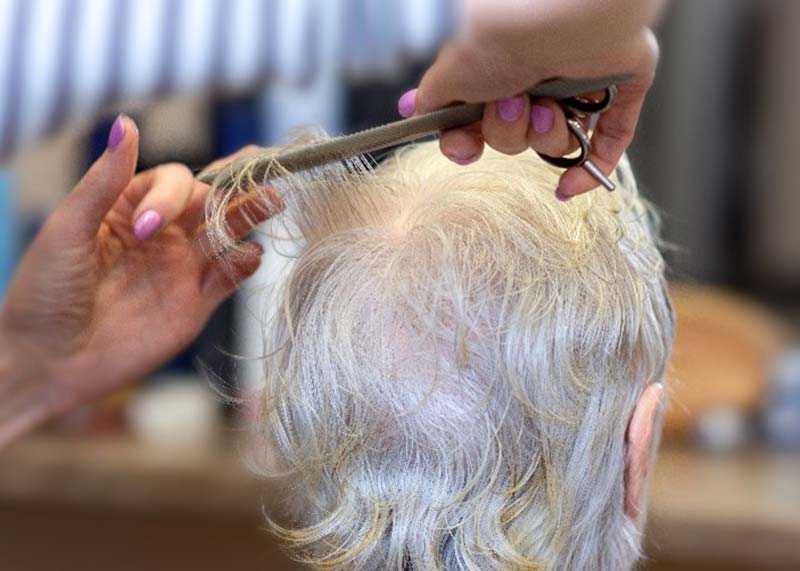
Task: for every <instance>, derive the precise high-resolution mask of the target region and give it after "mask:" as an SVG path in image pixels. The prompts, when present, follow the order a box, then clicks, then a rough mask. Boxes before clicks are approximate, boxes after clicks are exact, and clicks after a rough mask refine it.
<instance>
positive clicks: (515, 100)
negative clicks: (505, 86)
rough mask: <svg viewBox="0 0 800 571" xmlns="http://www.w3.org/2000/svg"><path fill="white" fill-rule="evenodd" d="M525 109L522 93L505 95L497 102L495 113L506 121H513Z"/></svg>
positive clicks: (516, 119)
mask: <svg viewBox="0 0 800 571" xmlns="http://www.w3.org/2000/svg"><path fill="white" fill-rule="evenodd" d="M524 111H525V99H524V98H523V97H522V95H517V96H516V97H506V98H505V99H500V100H498V102H497V115H498V116H499V117H500V119H501V120H503V121H505V122H506V123H515V122H516V121H518V120H519V118H520V117H522V113H523V112H524Z"/></svg>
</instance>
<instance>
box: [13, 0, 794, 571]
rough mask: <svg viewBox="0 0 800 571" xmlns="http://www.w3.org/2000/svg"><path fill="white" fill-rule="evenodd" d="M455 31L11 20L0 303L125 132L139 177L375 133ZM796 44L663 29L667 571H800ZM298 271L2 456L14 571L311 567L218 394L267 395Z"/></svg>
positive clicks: (674, 19)
mask: <svg viewBox="0 0 800 571" xmlns="http://www.w3.org/2000/svg"><path fill="white" fill-rule="evenodd" d="M312 15H313V16H317V17H311V16H312ZM126 19H128V20H135V22H136V25H135V26H130V27H126V26H121V25H120V22H122V21H125V20H126ZM452 21H453V18H452V6H451V5H450V4H449V3H448V2H445V1H442V2H436V1H428V0H408V1H406V2H403V3H395V2H392V1H391V0H386V1H384V2H381V1H377V0H375V1H369V0H331V1H328V2H326V1H323V0H317V1H314V0H304V1H300V0H298V1H296V2H278V1H277V0H263V1H262V0H242V1H234V2H230V3H225V2H215V1H214V0H192V2H189V1H188V0H33V1H25V0H20V1H17V2H15V1H12V0H0V50H18V51H19V50H21V51H19V53H17V54H16V56H18V57H11V58H9V57H2V53H0V62H8V61H17V60H19V61H26V62H28V65H27V66H25V67H23V66H21V65H17V66H14V65H11V66H9V67H8V68H7V69H0V77H2V78H3V79H2V81H3V82H4V84H5V85H6V86H12V88H10V89H3V90H0V93H3V94H4V95H3V97H2V98H0V111H2V114H0V129H2V131H0V154H2V155H3V156H4V157H5V160H4V161H3V162H0V292H2V289H3V287H4V285H5V284H6V283H7V281H8V279H9V277H10V275H11V274H12V273H13V270H14V267H15V264H16V261H17V260H18V259H19V256H20V254H21V252H23V251H24V248H25V246H26V243H27V242H28V241H29V240H30V239H31V237H32V236H33V235H34V234H35V232H36V230H37V228H38V227H39V226H40V225H41V223H42V221H43V220H44V218H45V217H46V216H47V214H48V213H49V212H50V211H52V209H53V208H55V206H56V205H57V204H58V203H59V202H60V201H61V199H63V197H64V195H65V194H66V193H67V192H68V191H69V189H70V188H71V187H72V185H73V184H74V183H75V182H76V181H77V179H78V178H79V177H80V175H81V174H82V172H83V171H84V170H85V169H86V167H87V165H88V164H90V163H91V161H92V160H93V159H94V158H95V157H96V156H98V155H99V154H100V153H101V152H102V150H103V149H104V146H105V140H106V135H107V132H108V129H109V127H110V124H111V122H112V120H113V118H114V116H115V114H116V113H117V112H119V111H125V112H126V113H128V114H129V115H131V116H132V117H134V118H135V119H136V120H137V122H138V124H139V128H140V131H141V140H142V149H141V162H140V168H142V169H145V168H148V167H150V166H153V165H156V164H159V163H162V162H165V161H176V160H177V161H181V162H185V163H187V164H189V165H190V166H191V167H193V168H200V167H202V166H203V165H205V164H206V163H208V162H210V161H211V160H212V159H214V158H216V157H218V156H221V155H225V154H229V153H231V152H234V151H235V150H237V149H238V148H240V147H242V146H244V145H246V144H249V143H257V144H262V145H268V144H272V143H275V142H276V141H280V139H281V138H282V137H284V136H285V135H286V133H287V131H289V130H290V129H293V128H296V127H298V126H303V125H310V124H314V125H321V126H322V127H323V128H325V129H326V130H328V131H329V132H331V133H343V132H351V131H354V130H357V129H360V128H364V127H367V126H372V125H377V124H379V123H383V122H386V121H389V120H393V119H396V118H397V115H396V101H397V98H398V97H399V95H400V94H402V93H403V92H404V91H405V90H406V89H408V88H410V87H412V86H414V85H415V84H416V83H417V81H418V79H419V77H420V75H421V73H422V72H423V71H424V69H425V68H426V66H427V65H428V64H429V63H430V61H431V60H432V58H433V56H434V54H435V51H436V47H437V46H438V45H439V43H440V42H441V41H442V39H443V38H446V37H447V35H448V33H449V32H450V31H451V29H452ZM109 22H111V24H109ZM212 23H213V25H211V24H212ZM799 27H800V2H796V1H793V0H783V1H781V0H771V1H764V0H761V1H759V0H673V2H672V5H671V9H670V10H669V11H668V13H667V14H666V17H665V18H664V20H663V22H662V23H661V25H660V27H659V31H658V35H659V38H660V41H661V46H662V61H661V67H660V74H659V76H658V79H657V82H656V85H655V87H654V89H653V91H652V93H651V95H650V97H649V99H648V101H647V104H646V108H645V111H644V116H643V119H642V121H641V123H640V126H639V132H638V136H637V139H636V142H635V143H634V145H633V147H632V148H631V150H630V155H631V158H632V161H633V163H634V166H635V170H636V172H637V174H638V177H639V182H640V186H641V187H642V190H643V193H644V194H645V195H646V196H647V197H648V198H649V199H650V200H651V201H652V202H653V203H654V204H655V205H656V206H657V207H658V209H659V210H660V212H661V214H662V222H663V235H664V239H665V243H664V248H665V252H666V255H667V258H668V260H669V264H670V277H671V281H672V284H673V290H674V291H673V293H674V297H675V305H676V310H677V312H678V340H677V344H676V350H675V356H674V360H673V363H672V367H671V371H670V383H671V386H670V391H671V393H672V400H671V402H672V404H671V407H670V410H669V413H668V417H667V423H666V429H665V435H664V439H663V446H662V453H661V455H660V457H659V460H658V464H657V467H656V471H655V474H654V478H653V483H652V489H651V493H650V518H649V523H648V529H647V540H646V550H647V560H646V561H645V563H644V564H643V567H644V568H646V569H649V570H653V571H655V570H661V571H666V570H672V569H681V570H689V571H691V570H704V571H712V570H713V571H717V570H723V569H724V570H726V571H730V570H732V571H770V570H774V571H778V570H798V569H800V336H798V325H800V225H798V223H797V222H796V218H797V216H798V214H800V188H798V187H799V186H800V175H798V173H797V170H796V168H797V161H798V158H800V143H798V139H797V138H796V136H795V134H796V133H797V132H798V131H800V113H797V111H796V109H795V100H796V97H797V93H798V92H799V91H800V74H798V71H800V70H798V67H797V61H798V57H800V36H798V35H797V33H796V30H797V29H798V28H799ZM131 28H134V29H136V30H137V33H135V34H132V33H130V32H129V31H126V30H130V29H131ZM206 29H211V30H213V31H214V33H213V34H210V35H209V34H208V33H206V32H203V31H202V30H206ZM139 30H140V32H139ZM75 34H79V35H80V38H79V40H76V41H75V42H72V43H71V42H70V41H69V40H68V38H70V37H72V36H71V35H75ZM73 43H74V44H75V47H71V46H72V44H73ZM53 53H55V54H57V55H58V57H56V58H55V59H54V58H52V57H49V55H52V54H53ZM103 70H105V71H106V72H108V73H104V71H103ZM122 70H126V72H124V73H123V71H122ZM53 75H55V76H57V77H59V78H60V79H61V81H59V82H55V83H56V84H57V85H59V86H60V87H58V89H56V90H55V91H54V92H51V90H49V88H48V87H47V86H48V85H49V84H51V83H52V82H48V81H46V80H44V79H43V78H48V77H52V76H53ZM13 86H18V87H13ZM43 110H44V111H43ZM280 265H281V260H280V258H279V256H277V255H275V253H274V252H270V251H269V249H268V251H267V253H266V260H265V263H264V264H263V265H262V270H260V272H259V273H258V274H257V275H256V276H255V277H254V278H253V279H252V280H251V282H250V283H249V284H248V285H247V286H246V287H245V288H244V290H243V291H242V292H241V293H240V294H238V295H237V296H236V297H235V298H234V299H233V300H231V301H230V302H228V303H227V304H225V305H224V306H223V307H222V308H221V309H220V310H219V311H218V312H217V314H216V315H215V316H214V318H213V319H212V320H211V322H210V323H209V325H208V327H207V328H206V330H205V332H204V333H203V334H202V335H201V337H200V338H199V339H198V340H197V342H196V343H194V344H193V345H192V347H190V348H189V349H188V350H187V351H186V352H184V353H183V354H182V355H180V356H179V357H177V358H176V359H175V360H174V361H173V362H171V363H170V364H168V365H167V366H166V367H164V368H163V370H161V371H159V372H157V373H156V374H154V375H152V377H150V378H146V379H141V382H140V383H138V384H137V385H136V386H135V387H134V388H132V389H128V390H125V391H122V392H121V393H119V394H116V395H113V396H112V397H111V398H109V399H106V400H105V401H103V402H102V403H99V404H97V405H95V406H91V407H87V408H85V409H83V410H80V411H78V412H76V413H73V414H72V415H70V416H69V417H68V418H65V419H63V420H61V421H59V422H57V423H54V424H53V425H51V426H48V427H46V428H45V429H44V430H42V431H40V432H39V433H37V434H34V435H32V436H30V437H28V438H26V439H23V440H22V441H20V442H18V443H17V444H15V445H14V446H12V447H11V448H9V449H8V450H6V451H3V452H2V453H0V569H3V570H6V569H8V570H13V571H16V570H39V569H42V570H44V569H79V568H80V569H94V568H98V569H99V568H109V569H117V570H127V569H145V568H146V569H192V570H197V571H202V570H206V569H216V568H220V567H224V568H226V569H230V570H238V569H241V570H245V569H255V568H263V569H274V570H276V571H279V570H290V569H298V568H299V567H297V566H296V565H295V564H292V563H289V562H288V561H286V560H285V559H284V558H283V557H282V556H281V554H280V552H279V549H278V548H277V547H276V545H275V543H274V542H273V541H272V540H271V539H270V538H269V536H268V535H267V534H266V532H265V531H263V529H262V527H263V517H262V512H261V509H262V506H263V505H264V504H265V503H267V504H268V503H269V502H270V501H271V495H270V489H269V485H268V484H265V483H264V482H259V481H258V480H257V479H256V478H255V477H254V476H252V475H250V474H249V473H248V471H247V469H246V467H245V466H244V465H243V463H242V461H241V458H240V456H241V455H240V454H239V450H240V448H241V441H242V433H241V431H240V430H239V427H241V425H242V424H243V423H244V422H246V420H247V417H248V411H247V410H246V408H245V409H242V408H240V409H234V408H232V407H230V406H229V405H227V404H225V402H224V399H222V398H219V396H217V394H216V393H215V391H214V390H212V388H213V387H214V385H217V386H216V389H217V390H218V391H220V392H223V393H226V394H231V393H232V394H239V395H242V396H246V395H247V394H252V393H257V391H258V379H259V367H260V364H259V362H258V360H257V359H256V357H257V355H258V351H259V348H260V346H261V342H260V337H259V336H260V329H261V325H260V323H259V321H258V315H259V313H260V308H259V307H258V303H259V297H258V288H259V287H260V286H262V285H263V284H264V283H266V282H268V281H269V280H270V279H274V276H275V275H277V272H278V271H279V267H280ZM230 355H241V356H243V357H244V358H233V357H231V356H230ZM208 371H211V372H213V375H209V374H208V373H207V372H208Z"/></svg>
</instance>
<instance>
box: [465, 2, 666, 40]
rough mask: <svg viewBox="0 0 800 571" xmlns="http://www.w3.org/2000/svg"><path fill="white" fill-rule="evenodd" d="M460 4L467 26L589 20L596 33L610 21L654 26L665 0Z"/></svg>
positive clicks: (616, 25)
mask: <svg viewBox="0 0 800 571" xmlns="http://www.w3.org/2000/svg"><path fill="white" fill-rule="evenodd" d="M461 4H462V7H463V13H462V16H463V18H462V22H463V23H464V25H466V26H467V27H472V26H476V25H477V26H480V25H488V26H492V25H503V26H508V25H511V26H515V27H520V28H522V27H525V26H534V25H535V26H538V25H539V23H540V22H543V21H552V22H565V23H566V22H580V21H591V22H594V23H595V24H596V29H595V31H596V33H598V34H602V33H607V31H608V26H609V25H611V26H612V28H614V29H619V30H636V29H639V28H642V27H651V26H653V25H654V24H655V23H656V21H657V20H658V18H659V17H660V15H661V13H662V11H663V9H664V7H665V6H666V4H667V0H524V1H523V0H507V1H505V2H499V1H498V0H462V3H461ZM598 30H599V31H598Z"/></svg>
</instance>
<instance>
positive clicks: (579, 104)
mask: <svg viewBox="0 0 800 571" xmlns="http://www.w3.org/2000/svg"><path fill="white" fill-rule="evenodd" d="M616 100H617V86H616V85H609V86H607V87H606V88H605V90H604V94H603V98H602V99H601V100H600V101H590V100H588V99H584V98H582V97H567V98H566V99H562V100H561V101H559V103H560V104H561V106H562V107H563V108H564V109H565V110H567V111H571V112H573V113H577V114H583V115H593V114H595V113H603V112H604V111H606V110H608V108H609V107H611V106H612V105H614V102H615V101H616Z"/></svg>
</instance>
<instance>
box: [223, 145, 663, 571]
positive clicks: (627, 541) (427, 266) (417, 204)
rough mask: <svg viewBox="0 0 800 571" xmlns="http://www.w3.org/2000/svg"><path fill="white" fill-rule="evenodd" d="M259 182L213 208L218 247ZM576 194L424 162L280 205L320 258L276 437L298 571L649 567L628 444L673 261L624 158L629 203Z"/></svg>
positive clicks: (509, 166)
mask: <svg viewBox="0 0 800 571" xmlns="http://www.w3.org/2000/svg"><path fill="white" fill-rule="evenodd" d="M248 160H249V161H250V162H249V163H248ZM258 160H261V161H263V160H264V159H263V157H261V158H260V159H259V158H255V159H247V160H245V161H244V162H240V164H239V167H240V169H239V172H240V173H243V174H242V175H241V176H240V177H239V178H238V182H236V184H232V185H227V186H226V187H225V189H223V190H219V189H218V190H217V192H216V193H215V199H214V202H213V203H212V205H211V210H210V212H211V218H212V221H213V220H216V221H217V222H218V227H217V230H218V232H219V237H220V244H221V245H224V240H225V238H224V236H225V232H224V230H225V229H224V222H221V220H222V217H221V215H220V213H221V212H223V211H224V208H225V205H226V204H228V203H229V202H230V201H231V200H233V199H235V196H236V194H237V193H238V192H242V189H243V188H245V187H248V186H252V184H251V183H252V182H253V181H252V180H250V181H249V184H246V183H245V182H243V181H248V180H249V179H248V176H247V172H248V165H250V166H252V165H254V164H255V163H256V162H257V161H258ZM276 168H278V167H276ZM273 174H274V169H273ZM558 174H559V172H558V171H556V170H555V169H553V168H551V167H549V166H548V165H546V164H545V163H544V162H542V161H541V160H540V159H539V158H538V157H537V156H536V155H535V154H533V153H531V152H527V153H524V154H521V155H518V156H514V157H511V156H506V155H501V154H498V153H494V152H491V151H489V152H487V153H486V155H485V156H484V157H483V158H482V159H481V160H480V161H478V162H476V163H474V164H472V165H470V166H467V167H461V166H456V165H454V164H452V163H450V162H449V161H448V160H446V159H445V158H444V157H443V156H442V155H441V153H440V152H439V151H438V149H437V147H436V146H435V143H426V144H420V145H418V146H415V147H411V148H406V149H404V150H401V151H399V152H397V153H396V154H395V155H393V156H392V157H390V158H389V159H387V160H386V161H384V163H383V164H382V165H381V166H379V167H378V168H376V169H371V168H368V167H367V166H365V163H364V161H363V160H356V161H350V162H349V164H347V165H340V166H339V167H336V168H331V169H328V170H325V171H324V172H323V171H318V172H317V173H316V174H315V175H311V176H309V175H306V176H305V177H302V176H297V177H284V182H283V183H281V184H276V185H275V188H276V189H278V191H279V192H278V193H279V194H280V196H281V201H282V207H283V208H285V212H284V213H283V214H282V217H281V220H282V224H285V225H287V226H286V227H289V228H290V230H291V232H290V234H291V235H292V236H293V237H294V238H296V239H299V240H300V241H299V246H298V251H297V253H296V259H295V260H294V263H293V266H292V268H291V271H290V272H289V273H288V276H287V278H286V279H285V280H284V282H283V284H282V287H281V289H280V290H278V291H277V292H276V295H278V296H279V298H278V301H279V306H280V308H281V309H280V311H278V312H276V314H275V316H274V319H273V320H272V322H271V325H270V331H269V335H268V339H269V341H268V343H269V347H268V351H267V353H266V354H267V355H268V356H267V357H266V358H265V366H264V375H265V378H266V408H265V412H264V416H263V423H262V425H261V427H262V430H263V433H264V435H265V437H266V440H267V441H268V443H269V446H270V447H271V450H272V453H273V454H274V455H275V457H274V463H273V465H272V466H270V467H268V468H265V469H264V471H265V472H266V473H269V474H270V475H282V476H287V475H288V476H289V477H288V478H284V480H283V481H284V482H286V486H287V497H290V498H293V501H292V502H291V503H292V504H293V506H294V507H293V508H292V509H286V510H282V513H281V514H280V515H277V513H276V514H272V515H271V516H270V518H269V519H270V524H271V527H272V529H273V530H274V531H275V532H276V533H277V534H278V535H279V536H280V537H281V538H283V539H284V540H285V542H286V545H287V546H288V548H289V550H290V551H291V553H292V554H293V555H294V556H295V557H296V558H297V559H299V560H300V561H303V562H305V563H307V564H309V565H310V566H311V567H313V568H316V569H330V570H340V569H341V570H345V569H347V570H351V569H358V570H379V569H380V570H387V569H388V570H397V571H407V570H415V571H419V570H429V569H435V570H443V571H444V570H446V571H455V570H480V571H489V570H498V571H499V570H503V571H509V570H543V571H545V570H546V571H620V570H626V569H630V568H631V567H632V566H633V564H634V563H635V561H636V560H637V558H638V557H639V555H640V530H641V525H640V521H634V520H632V519H631V518H630V517H629V516H628V515H626V513H625V509H624V488H625V483H624V472H625V461H626V439H625V434H626V428H627V425H628V421H629V419H630V417H631V414H632V412H633V410H634V407H635V405H636V403H637V400H638V399H639V397H640V395H641V394H642V392H643V390H644V388H645V387H646V386H647V385H648V384H650V383H652V382H659V381H662V380H663V377H664V372H665V366H666V363H667V359H668V355H669V351H670V348H671V343H672V336H673V316H672V309H671V306H670V302H669V298H668V294H667V290H666V286H665V279H664V262H663V260H662V257H661V255H660V254H659V251H658V248H657V243H656V238H655V228H654V226H655V223H654V221H655V219H654V217H653V216H652V215H651V214H650V210H649V209H648V208H647V207H646V205H645V204H644V202H643V201H642V200H641V199H640V198H639V196H638V193H637V190H636V185H635V181H634V178H633V176H632V174H631V171H630V167H629V165H628V163H627V161H626V160H625V161H623V163H622V165H621V166H620V167H618V169H617V171H616V173H615V176H614V178H615V180H616V182H617V184H618V186H619V190H618V191H617V192H613V193H607V192H604V191H595V192H592V193H589V194H586V195H583V196H580V197H577V198H575V199H573V200H572V201H570V202H569V203H566V204H563V203H559V202H557V201H556V200H555V198H554V196H553V192H554V189H555V187H556V184H557V179H558ZM287 180H288V181H290V182H288V183H287V182H286V181H287ZM265 196H267V195H265ZM269 197H271V198H267V200H274V198H275V193H272V194H270V195H269Z"/></svg>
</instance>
